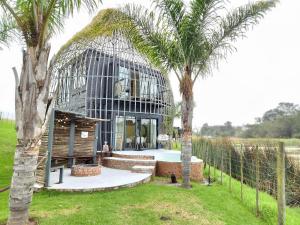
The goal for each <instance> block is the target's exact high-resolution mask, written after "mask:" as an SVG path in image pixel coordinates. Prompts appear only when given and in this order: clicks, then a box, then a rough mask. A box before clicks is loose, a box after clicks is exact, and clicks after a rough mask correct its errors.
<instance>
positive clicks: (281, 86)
mask: <svg viewBox="0 0 300 225" xmlns="http://www.w3.org/2000/svg"><path fill="white" fill-rule="evenodd" d="M127 2H135V3H138V4H143V5H144V6H146V7H149V6H150V2H149V1H142V0H127V1H126V0H103V4H102V5H100V6H99V10H101V9H104V8H108V7H118V6H122V4H124V3H127ZM187 2H188V1H187ZM247 2H248V0H232V1H231V3H229V4H228V5H229V8H232V7H236V6H239V5H242V4H245V3H247ZM299 9H300V1H296V0H294V1H291V0H281V2H280V3H279V4H278V6H277V7H276V8H275V9H273V10H272V11H271V12H269V13H268V14H267V15H266V16H265V18H264V19H263V20H262V21H261V22H260V24H259V25H257V26H255V27H254V29H253V30H250V31H249V32H248V33H247V38H245V39H241V40H239V41H237V42H236V43H234V45H235V46H236V48H237V52H235V53H233V54H231V55H229V56H228V57H227V59H226V61H221V62H220V64H219V68H216V69H214V70H213V72H212V74H211V75H210V76H208V77H207V78H205V79H199V80H198V82H197V83H196V85H195V87H194V99H195V109H194V118H193V127H194V128H200V127H201V126H202V125H203V123H208V124H209V125H217V124H224V123H225V122H226V121H231V122H232V123H233V125H244V124H247V123H254V119H255V118H256V117H261V116H262V114H263V113H264V112H265V111H267V110H269V109H271V108H275V107H276V106H277V105H278V103H279V102H293V103H295V104H300V92H299V90H300V67H299V63H300V62H299V53H300V41H299V40H300V25H299V21H300V14H299V13H298V12H299ZM96 13H97V12H95V13H93V14H92V15H90V14H88V13H87V11H86V10H81V11H80V12H79V13H76V14H75V15H74V16H73V17H72V18H69V19H67V20H66V22H65V27H64V30H63V32H61V33H60V34H58V35H56V36H54V37H53V38H52V39H51V45H52V49H51V53H50V54H51V55H53V54H54V53H55V52H57V51H58V50H59V48H60V47H61V46H62V45H63V44H64V43H65V42H67V41H68V40H69V39H70V38H71V37H72V36H73V35H74V34H75V33H76V32H78V31H80V30H81V29H82V28H83V27H84V26H86V25H87V24H88V23H89V22H90V21H91V20H92V18H93V16H94V15H96ZM21 50H22V46H21V45H20V44H18V43H12V44H11V45H10V46H9V48H6V47H3V50H0V68H1V70H0V111H2V112H3V111H4V112H10V113H13V112H14V86H15V84H14V77H13V73H12V70H11V68H12V67H13V66H15V67H16V68H17V69H18V70H19V71H20V68H21V63H22V54H21ZM169 75H170V80H171V85H172V89H173V94H174V99H175V100H176V101H178V100H180V98H181V97H180V94H179V91H178V82H177V80H176V78H175V76H174V74H172V73H171V74H169ZM174 125H175V126H179V125H180V121H178V120H177V121H175V124H174Z"/></svg>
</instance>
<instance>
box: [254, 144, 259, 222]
mask: <svg viewBox="0 0 300 225" xmlns="http://www.w3.org/2000/svg"><path fill="white" fill-rule="evenodd" d="M255 164H256V166H255V178H256V182H255V183H256V185H255V186H256V216H257V217H258V216H259V159H258V145H257V146H256V147H255Z"/></svg>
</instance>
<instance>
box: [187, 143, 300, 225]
mask: <svg viewBox="0 0 300 225" xmlns="http://www.w3.org/2000/svg"><path fill="white" fill-rule="evenodd" d="M193 155H195V156H197V157H199V158H201V159H203V161H204V167H205V171H206V173H207V174H206V175H207V178H208V182H209V183H211V182H219V183H221V184H223V185H224V186H227V187H228V190H229V191H230V192H232V193H233V194H234V196H236V197H238V198H240V200H241V201H243V202H244V203H245V204H249V205H250V206H251V207H252V208H253V211H255V213H256V215H257V216H262V217H263V216H264V214H277V216H278V224H283V223H284V220H285V206H286V205H288V206H289V207H300V152H299V150H298V149H289V150H285V149H284V146H283V144H282V143H275V142H265V143H259V144H256V143H244V142H243V143H233V142H232V141H230V140H229V139H226V138H223V139H204V138H194V140H193ZM274 201H277V207H275V208H274V207H273V208H272V206H274V205H275V206H276V204H271V202H274ZM275 203H276V202H275ZM280 221H281V222H280Z"/></svg>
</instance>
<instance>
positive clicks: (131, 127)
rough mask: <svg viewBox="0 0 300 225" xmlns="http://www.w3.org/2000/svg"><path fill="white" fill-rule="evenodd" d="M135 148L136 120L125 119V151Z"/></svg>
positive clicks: (132, 118)
mask: <svg viewBox="0 0 300 225" xmlns="http://www.w3.org/2000/svg"><path fill="white" fill-rule="evenodd" d="M135 146H136V119H135V117H126V122H125V149H135Z"/></svg>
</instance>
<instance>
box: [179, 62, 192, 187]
mask: <svg viewBox="0 0 300 225" xmlns="http://www.w3.org/2000/svg"><path fill="white" fill-rule="evenodd" d="M180 92H181V94H182V106H181V107H182V108H181V110H182V115H181V122H182V128H183V138H182V153H181V154H182V178H183V183H182V186H183V187H184V188H190V186H191V185H190V174H191V157H192V119H193V82H192V79H191V71H190V69H189V67H188V66H186V68H185V72H184V76H183V79H182V81H181V83H180Z"/></svg>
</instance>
